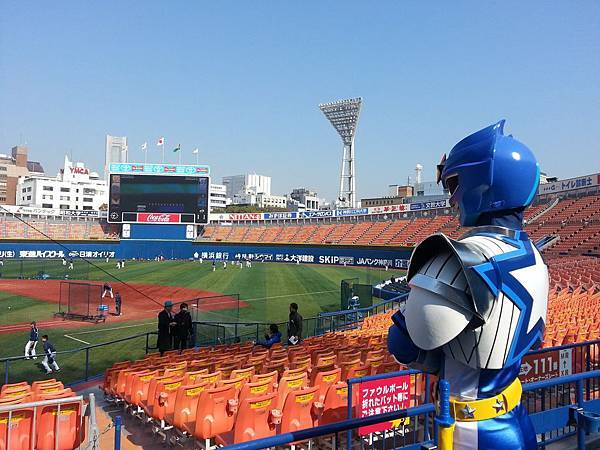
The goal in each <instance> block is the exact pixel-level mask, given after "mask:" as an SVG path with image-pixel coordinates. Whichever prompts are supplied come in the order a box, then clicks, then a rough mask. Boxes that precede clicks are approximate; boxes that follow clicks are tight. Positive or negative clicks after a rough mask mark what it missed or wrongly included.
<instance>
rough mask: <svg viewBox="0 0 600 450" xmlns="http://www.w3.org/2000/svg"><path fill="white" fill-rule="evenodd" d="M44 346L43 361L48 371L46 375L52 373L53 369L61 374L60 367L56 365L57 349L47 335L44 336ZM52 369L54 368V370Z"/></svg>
mask: <svg viewBox="0 0 600 450" xmlns="http://www.w3.org/2000/svg"><path fill="white" fill-rule="evenodd" d="M42 344H44V360H43V361H42V366H44V369H46V373H52V369H54V371H55V372H60V367H58V364H57V363H56V349H55V348H54V345H52V343H51V342H50V340H49V339H48V335H47V334H45V335H43V336H42ZM50 367H52V369H51V368H50Z"/></svg>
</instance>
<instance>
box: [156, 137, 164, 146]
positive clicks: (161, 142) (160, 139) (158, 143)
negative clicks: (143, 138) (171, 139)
mask: <svg viewBox="0 0 600 450" xmlns="http://www.w3.org/2000/svg"><path fill="white" fill-rule="evenodd" d="M156 145H165V138H164V137H159V138H158V142H157V143H156Z"/></svg>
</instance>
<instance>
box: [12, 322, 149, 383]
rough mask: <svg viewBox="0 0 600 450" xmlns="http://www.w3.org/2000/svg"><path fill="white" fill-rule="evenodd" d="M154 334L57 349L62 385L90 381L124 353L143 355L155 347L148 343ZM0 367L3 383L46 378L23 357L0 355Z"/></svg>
mask: <svg viewBox="0 0 600 450" xmlns="http://www.w3.org/2000/svg"><path fill="white" fill-rule="evenodd" d="M156 334H157V333H156V332H147V333H141V334H136V335H133V336H128V337H125V338H121V339H116V340H114V341H110V342H103V343H100V344H93V345H87V346H85V347H81V348H77V349H73V350H62V351H59V352H56V359H57V361H58V363H59V365H60V366H61V372H60V373H62V375H61V378H62V379H63V381H64V382H65V384H76V383H79V382H84V381H89V380H90V379H93V378H96V377H98V376H99V375H100V374H102V373H103V371H104V369H105V368H106V367H110V366H111V365H112V364H113V363H115V362H119V361H122V360H123V359H124V356H125V355H127V357H128V358H130V359H135V358H136V357H137V356H139V357H143V356H144V355H145V354H147V353H148V352H149V350H152V349H154V347H152V346H151V342H152V339H151V337H152V336H156ZM135 341H138V342H139V344H140V345H133V346H132V345H129V346H123V345H122V344H125V343H131V342H135ZM107 350H111V351H107ZM43 357H44V355H43V354H42V355H39V356H38V358H39V359H40V360H41V358H43ZM2 369H3V370H4V374H3V375H4V376H3V377H0V380H2V379H3V380H4V384H8V383H12V382H19V381H23V380H28V381H30V382H31V381H37V380H44V379H46V378H47V376H46V375H45V372H43V371H42V370H41V368H40V367H37V366H36V365H34V364H32V361H31V360H28V359H26V358H25V357H24V356H11V357H7V358H1V359H0V370H2ZM11 370H12V374H16V375H15V377H14V378H13V376H11ZM0 373H1V372H0Z"/></svg>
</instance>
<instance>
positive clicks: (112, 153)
mask: <svg viewBox="0 0 600 450" xmlns="http://www.w3.org/2000/svg"><path fill="white" fill-rule="evenodd" d="M128 151H129V150H128V147H127V136H111V135H109V134H107V135H106V153H105V155H104V178H106V179H108V168H109V166H110V165H111V164H112V163H121V162H127V161H128V159H127V152H128Z"/></svg>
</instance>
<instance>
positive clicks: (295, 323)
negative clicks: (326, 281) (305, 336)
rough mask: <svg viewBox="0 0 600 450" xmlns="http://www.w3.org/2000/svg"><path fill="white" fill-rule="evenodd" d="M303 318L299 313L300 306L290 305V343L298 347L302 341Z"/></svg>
mask: <svg viewBox="0 0 600 450" xmlns="http://www.w3.org/2000/svg"><path fill="white" fill-rule="evenodd" d="M302 320H303V319H302V316H301V315H300V313H298V304H297V303H290V317H289V321H288V342H289V343H290V344H291V345H296V344H297V343H298V342H300V340H301V339H302Z"/></svg>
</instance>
